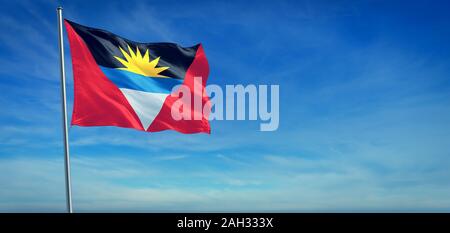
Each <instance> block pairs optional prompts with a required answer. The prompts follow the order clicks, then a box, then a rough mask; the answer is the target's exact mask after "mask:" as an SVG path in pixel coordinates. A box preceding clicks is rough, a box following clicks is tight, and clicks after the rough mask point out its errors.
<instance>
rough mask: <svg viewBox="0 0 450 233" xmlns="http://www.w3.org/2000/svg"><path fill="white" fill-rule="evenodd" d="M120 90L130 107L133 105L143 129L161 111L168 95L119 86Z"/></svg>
mask: <svg viewBox="0 0 450 233" xmlns="http://www.w3.org/2000/svg"><path fill="white" fill-rule="evenodd" d="M120 91H122V93H123V95H124V96H125V97H126V98H127V100H128V103H130V105H131V107H133V109H134V112H136V114H137V116H138V117H139V120H140V121H141V124H142V126H143V127H144V129H145V130H147V128H148V127H149V126H150V124H151V123H152V122H153V120H154V119H155V117H156V115H158V113H159V111H161V108H162V105H163V104H164V101H165V99H166V97H167V96H168V95H169V94H161V93H150V92H144V91H136V90H130V89H126V88H120Z"/></svg>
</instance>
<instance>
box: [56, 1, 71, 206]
mask: <svg viewBox="0 0 450 233" xmlns="http://www.w3.org/2000/svg"><path fill="white" fill-rule="evenodd" d="M56 12H57V13H58V39H59V57H60V68H61V97H62V115H63V131H64V135H63V137H64V165H65V166H64V168H65V177H66V198H67V199H66V200H67V211H68V212H69V213H72V212H73V209H72V185H71V183H70V155H69V134H68V129H67V128H68V127H67V101H66V71H65V69H64V42H63V26H62V25H63V18H62V7H58V8H56Z"/></svg>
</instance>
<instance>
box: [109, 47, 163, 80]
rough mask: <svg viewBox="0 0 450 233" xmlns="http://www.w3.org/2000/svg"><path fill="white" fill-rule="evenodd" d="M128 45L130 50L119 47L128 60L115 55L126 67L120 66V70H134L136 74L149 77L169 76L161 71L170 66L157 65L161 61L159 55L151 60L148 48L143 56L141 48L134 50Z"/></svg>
mask: <svg viewBox="0 0 450 233" xmlns="http://www.w3.org/2000/svg"><path fill="white" fill-rule="evenodd" d="M127 46H128V52H129V54H128V53H127V52H125V51H124V50H123V49H122V47H119V49H120V51H121V52H122V54H123V56H124V57H125V59H126V61H125V60H124V59H122V58H120V57H116V56H114V58H116V59H117V60H118V61H119V62H120V63H122V65H124V66H125V67H123V68H118V69H120V70H126V71H129V72H133V73H136V74H140V75H144V76H148V77H154V78H169V77H167V76H164V75H161V74H160V73H161V72H163V71H164V70H167V69H169V67H167V66H164V67H156V66H157V65H158V62H159V58H160V57H157V58H155V59H154V60H150V56H149V54H148V49H147V50H146V51H145V54H144V56H142V54H141V51H139V48H138V47H136V52H134V51H133V50H132V49H131V48H130V46H129V45H127Z"/></svg>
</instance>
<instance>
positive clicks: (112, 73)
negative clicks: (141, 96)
mask: <svg viewBox="0 0 450 233" xmlns="http://www.w3.org/2000/svg"><path fill="white" fill-rule="evenodd" d="M100 69H101V70H102V71H103V73H104V74H105V75H106V77H108V78H109V79H110V80H111V81H112V82H113V83H114V84H115V85H116V86H117V87H119V88H128V89H132V90H138V91H145V92H152V93H163V94H170V93H171V92H172V88H173V87H174V86H176V85H179V84H183V80H180V79H173V78H152V77H147V76H144V75H140V74H135V73H132V72H129V71H126V70H119V69H113V68H106V67H101V66H100Z"/></svg>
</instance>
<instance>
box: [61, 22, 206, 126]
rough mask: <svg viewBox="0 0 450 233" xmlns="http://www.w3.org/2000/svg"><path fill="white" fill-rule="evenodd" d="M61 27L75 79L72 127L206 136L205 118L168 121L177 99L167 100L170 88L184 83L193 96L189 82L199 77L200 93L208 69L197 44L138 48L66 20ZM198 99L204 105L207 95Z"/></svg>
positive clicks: (130, 42)
mask: <svg viewBox="0 0 450 233" xmlns="http://www.w3.org/2000/svg"><path fill="white" fill-rule="evenodd" d="M65 26H66V30H67V33H68V36H69V42H70V50H71V55H72V66H73V75H74V107H73V114H72V122H71V124H72V125H79V126H119V127H126V128H134V129H138V130H144V131H148V132H157V131H162V130H166V129H172V130H176V131H179V132H182V133H199V132H205V133H210V125H209V121H208V116H207V114H204V113H201V114H202V118H201V120H198V119H194V118H191V119H190V120H185V119H181V120H175V119H173V117H172V116H171V107H172V105H173V104H174V102H176V101H177V100H178V99H179V98H181V96H180V97H177V96H176V95H170V94H171V92H172V88H173V87H175V86H177V85H179V84H184V85H185V86H186V87H188V88H189V89H190V90H191V92H192V93H193V91H194V77H201V78H202V85H201V86H202V93H205V86H206V81H207V78H208V73H209V67H208V61H207V59H206V56H205V54H204V51H203V47H202V45H201V44H198V45H195V46H192V47H181V46H179V45H177V44H173V43H138V42H134V41H131V40H127V39H125V38H122V37H120V36H117V35H115V34H113V33H111V32H108V31H105V30H100V29H95V28H90V27H86V26H82V25H80V24H77V23H74V22H71V21H69V20H65ZM191 97H192V98H194V94H192V95H191ZM201 99H202V105H208V104H209V99H208V97H207V96H206V95H204V94H202V98H201ZM183 111H184V110H183ZM190 111H191V114H194V113H195V109H194V108H193V107H192V109H190ZM197 114H198V113H197Z"/></svg>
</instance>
